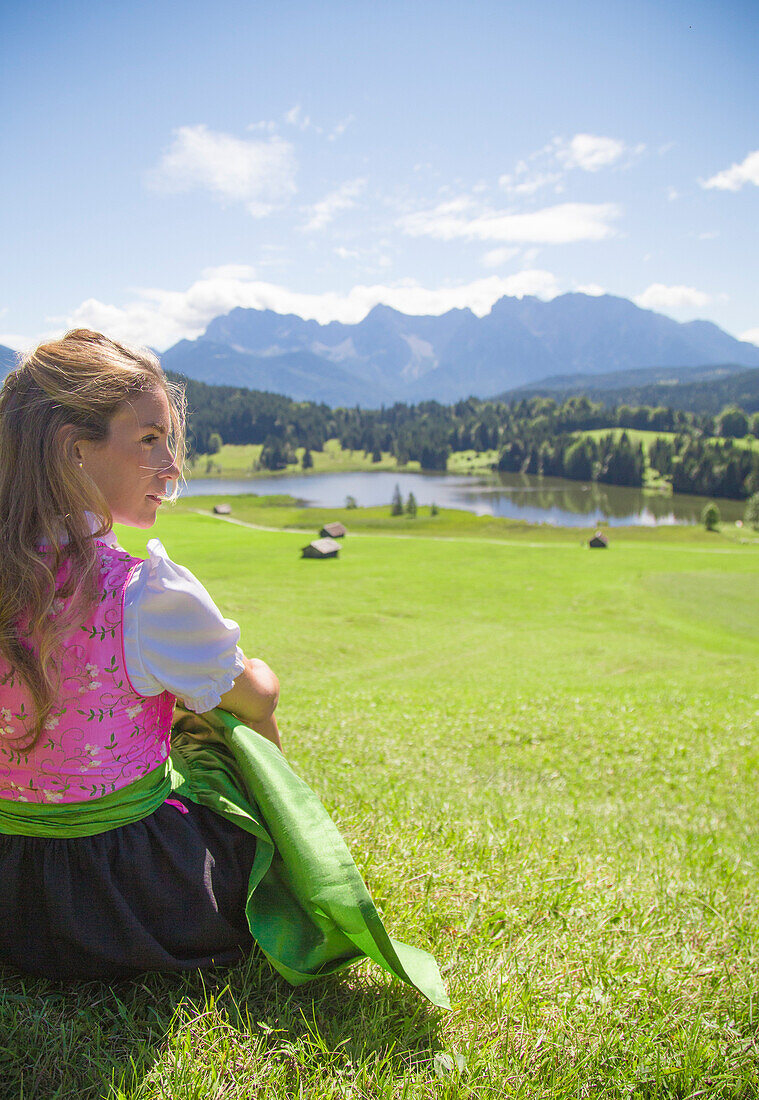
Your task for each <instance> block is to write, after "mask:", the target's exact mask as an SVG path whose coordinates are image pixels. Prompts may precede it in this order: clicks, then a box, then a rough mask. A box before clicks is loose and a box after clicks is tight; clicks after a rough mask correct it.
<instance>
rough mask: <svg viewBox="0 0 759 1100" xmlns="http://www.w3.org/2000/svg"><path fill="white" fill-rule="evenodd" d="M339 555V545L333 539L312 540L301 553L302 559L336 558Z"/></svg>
mask: <svg viewBox="0 0 759 1100" xmlns="http://www.w3.org/2000/svg"><path fill="white" fill-rule="evenodd" d="M339 553H340V544H339V543H338V542H335V540H334V539H329V538H327V539H314V541H313V542H309V544H308V546H304V547H303V549H302V551H301V555H300V556H301V557H302V558H336V557H337V555H338V554H339Z"/></svg>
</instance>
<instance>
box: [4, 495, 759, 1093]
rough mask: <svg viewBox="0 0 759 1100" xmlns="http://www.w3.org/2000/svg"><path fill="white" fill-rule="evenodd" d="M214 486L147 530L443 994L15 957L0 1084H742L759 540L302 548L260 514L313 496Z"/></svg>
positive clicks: (752, 958)
mask: <svg viewBox="0 0 759 1100" xmlns="http://www.w3.org/2000/svg"><path fill="white" fill-rule="evenodd" d="M211 503H212V501H201V500H199V499H198V498H196V499H195V500H194V501H191V502H183V503H182V504H181V505H179V506H178V507H177V508H176V509H175V510H173V511H172V510H169V509H167V510H166V511H165V512H162V514H161V516H160V519H159V521H158V524H157V525H156V528H155V530H154V531H153V532H150V534H151V535H152V534H155V535H157V536H158V537H160V538H161V539H162V541H163V542H164V544H165V546H166V548H167V551H168V552H169V554H170V555H171V556H172V557H173V558H174V559H175V560H177V561H179V562H181V563H183V564H185V565H186V566H188V567H189V568H190V569H192V570H193V571H194V572H195V573H196V574H197V575H198V576H199V577H200V578H201V579H202V580H203V581H204V583H205V584H206V585H207V587H208V588H209V590H210V591H211V593H212V595H213V596H214V597H215V599H216V600H217V602H218V603H219V604H220V606H221V607H222V608H223V609H224V611H225V613H226V614H228V615H230V616H231V617H233V618H235V619H237V620H238V622H239V623H240V625H241V628H242V633H243V645H244V648H245V649H246V651H247V652H248V653H249V654H250V655H257V656H261V657H263V658H264V659H266V660H267V661H268V662H269V663H270V664H271V665H272V667H273V668H274V669H275V670H276V671H277V672H278V674H279V677H280V681H281V685H282V695H281V702H280V708H279V718H280V727H281V730H282V737H283V743H284V746H285V751H286V753H287V755H288V756H289V758H290V760H291V761H292V763H293V765H294V766H295V768H296V769H297V770H298V771H299V772H300V773H301V774H302V775H303V776H304V777H305V778H306V779H308V781H309V782H310V783H311V784H312V785H313V786H314V788H315V789H316V790H317V791H318V792H319V794H320V795H321V797H322V798H323V800H324V802H325V804H326V805H327V807H328V808H329V810H330V811H331V813H332V814H333V816H334V818H335V820H336V821H337V822H338V823H339V825H340V827H341V829H342V830H343V833H344V835H345V836H346V838H347V839H348V841H349V843H350V844H351V847H352V850H353V853H354V856H355V858H356V861H357V863H358V864H359V866H360V868H361V869H362V871H363V873H364V876H365V878H366V880H367V883H368V885H369V887H370V890H371V891H372V893H373V895H374V897H375V900H376V901H377V904H378V907H379V908H380V911H381V912H382V913H383V914H384V918H385V921H386V923H387V925H388V927H389V929H390V931H391V934H394V935H395V936H397V937H398V938H400V939H403V940H405V941H406V942H409V943H413V944H416V945H418V946H420V947H425V948H427V949H428V950H430V951H432V952H433V953H434V954H435V956H436V958H437V959H438V961H439V963H440V965H441V968H442V970H443V973H444V977H445V979H446V981H447V984H448V988H449V992H450V996H451V1001H452V1005H453V1010H452V1012H450V1013H445V1012H441V1011H438V1010H435V1009H432V1008H430V1007H429V1006H428V1005H426V1004H425V1003H424V1002H423V1000H422V998H421V997H420V996H418V995H417V994H416V993H415V992H414V991H413V990H409V989H406V988H405V987H403V986H402V985H400V984H399V983H397V982H394V981H391V980H390V979H388V978H387V977H386V976H385V975H383V974H382V973H381V972H380V971H379V970H378V969H377V968H374V967H371V966H366V965H363V966H359V967H356V968H353V969H351V970H348V971H345V972H343V974H342V975H338V976H337V977H331V978H328V979H324V980H321V981H317V982H315V983H313V984H312V985H310V986H306V987H303V988H301V989H298V990H292V989H291V988H290V987H289V986H287V985H286V983H285V982H284V981H283V980H281V979H279V978H277V977H275V976H274V975H273V974H272V973H271V971H270V970H269V968H268V966H267V965H266V964H265V963H262V962H261V961H260V960H259V959H258V958H255V957H254V958H252V959H251V960H250V961H249V962H247V963H246V964H244V965H241V966H239V967H237V968H234V969H231V970H226V971H218V972H214V973H210V974H205V975H190V976H188V977H185V978H168V977H161V976H157V975H149V976H146V977H145V979H144V980H142V981H140V982H134V983H122V984H119V985H114V986H105V985H99V984H98V985H88V986H84V987H79V988H67V987H65V986H58V985H52V984H49V983H45V982H41V981H27V980H23V979H21V978H19V977H16V976H13V975H11V974H5V975H4V981H3V984H2V987H1V990H0V1096H2V1098H3V1100H5V1098H8V1100H10V1098H11V1097H13V1098H17V1097H24V1098H27V1097H28V1098H32V1097H34V1098H38V1097H39V1098H44V1100H52V1098H55V1097H82V1098H90V1097H92V1098H95V1097H108V1098H110V1100H116V1098H119V1100H126V1098H129V1100H158V1098H161V1100H163V1098H167V1100H168V1098H171V1100H195V1098H201V1097H209V1098H210V1097H213V1098H220V1100H221V1098H224V1100H226V1098H238V1097H239V1098H248V1097H255V1098H266V1100H274V1098H277V1100H279V1098H283V1097H318V1098H322V1097H324V1098H330V1100H332V1098H334V1100H374V1098H383V1100H384V1098H387V1100H391V1098H392V1100H401V1098H408V1100H412V1098H413V1100H417V1098H419V1100H421V1098H425V1100H427V1098H429V1100H432V1098H438V1097H441V1098H450V1100H454V1098H456V1100H458V1098H462V1100H463V1098H472V1100H475V1098H483V1100H485V1098H493V1100H496V1098H501V1097H519V1098H525V1100H526V1098H538V1097H545V1098H548V1097H550V1098H557V1100H558V1098H560V1100H570V1098H571V1100H576V1098H578V1097H579V1098H582V1097H604V1098H606V1097H610V1098H619V1100H623V1098H624V1100H627V1098H630V1097H636V1098H637V1097H640V1098H643V1097H645V1098H659V1097H661V1098H681V1100H685V1098H696V1097H736V1098H737V1097H745V1098H751V1097H756V1096H757V1095H759V1045H758V1041H757V1027H758V1024H759V996H758V994H759V989H758V987H757V967H758V966H759V832H758V830H757V795H756V790H757V783H758V782H759V682H758V680H757V658H758V657H759V548H758V547H757V544H756V542H755V541H753V542H751V541H747V542H745V543H742V542H739V541H737V540H736V538H735V537H730V538H729V537H726V534H725V535H720V534H707V533H706V532H704V531H702V530H699V529H695V528H672V529H666V530H665V529H659V530H656V529H653V530H643V529H636V530H635V531H633V529H629V530H626V531H621V530H619V529H615V530H614V531H613V532H612V544H611V547H610V549H608V550H607V551H603V552H596V551H589V550H588V549H587V547H586V546H585V545H584V544H583V543H582V538H583V533H582V532H578V531H575V530H572V531H568V530H566V529H565V530H561V529H558V530H556V529H548V528H536V527H532V528H530V527H528V526H527V525H525V524H513V523H512V524H509V523H508V522H507V521H499V524H496V525H495V526H493V521H492V520H491V521H489V523H488V517H471V518H472V520H478V519H479V520H482V522H481V523H480V524H478V523H469V521H464V520H461V519H460V517H459V516H458V513H447V512H442V513H441V515H440V516H438V517H428V520H427V519H425V517H424V516H421V515H420V519H422V520H424V522H423V523H421V524H420V523H419V522H418V521H410V520H401V521H400V523H402V524H404V525H405V527H404V528H403V529H402V530H401V528H400V527H398V526H396V527H394V528H393V527H392V526H391V525H390V524H388V522H387V521H386V520H384V519H383V517H382V516H380V515H377V516H375V517H374V518H372V516H370V515H367V514H364V513H370V512H372V511H373V510H370V509H367V510H359V511H358V512H355V511H354V512H349V513H347V514H344V515H343V518H345V519H346V522H347V524H348V526H349V527H352V528H353V530H354V531H356V532H357V533H356V534H355V535H354V536H352V535H350V534H349V536H348V538H347V539H346V540H345V542H344V545H343V546H342V548H341V553H340V558H339V560H336V561H313V560H303V559H301V558H300V554H299V551H300V547H302V546H303V545H304V543H305V541H306V538H305V537H304V535H303V534H302V533H300V532H298V531H288V530H282V529H280V528H285V527H287V526H301V525H304V526H307V527H309V528H310V529H311V531H313V530H314V528H315V527H317V528H318V525H319V524H320V523H321V522H322V519H323V518H324V517H321V516H320V515H319V514H317V513H315V512H314V511H313V510H309V512H308V514H307V516H303V515H301V514H299V513H300V512H301V511H302V510H299V509H297V508H296V507H295V506H294V505H293V504H292V502H288V501H287V499H286V498H282V499H281V500H280V502H279V504H276V503H274V504H272V503H268V504H267V503H264V502H262V501H261V499H260V498H259V499H256V498H246V500H244V501H242V500H241V499H240V498H238V503H236V504H235V505H234V508H235V518H236V519H238V520H241V521H242V522H241V523H240V522H238V523H229V522H224V521H222V520H219V519H215V518H213V517H211V516H210V515H203V514H197V513H195V512H193V511H191V510H190V505H191V506H192V508H208V507H209V505H210V504H211ZM422 511H424V512H425V513H426V510H422ZM384 512H385V515H386V513H387V509H385V510H384ZM296 513H297V514H296ZM334 515H335V513H334V512H330V516H329V518H334ZM437 520H441V523H440V524H439V525H438V526H437V527H436V528H435V527H434V526H433V524H434V522H435V521H437ZM267 521H268V522H267ZM393 522H395V521H393ZM415 522H416V526H414V523H415ZM245 523H250V524H258V525H259V526H258V527H254V526H244V525H243V524H245ZM467 524H469V526H467ZM264 527H271V528H275V529H274V530H264V529H261V528H264ZM393 531H395V533H400V534H403V535H404V537H396V538H390V537H388V534H389V533H392V532H393ZM119 534H120V537H121V539H122V542H123V544H124V545H125V547H126V548H127V549H129V550H131V551H132V552H135V553H144V545H145V539H146V535H147V534H148V533H146V532H139V531H134V530H128V531H127V530H122V531H120V532H119ZM433 534H435V535H437V536H438V537H429V536H430V535H433ZM312 537H313V536H312Z"/></svg>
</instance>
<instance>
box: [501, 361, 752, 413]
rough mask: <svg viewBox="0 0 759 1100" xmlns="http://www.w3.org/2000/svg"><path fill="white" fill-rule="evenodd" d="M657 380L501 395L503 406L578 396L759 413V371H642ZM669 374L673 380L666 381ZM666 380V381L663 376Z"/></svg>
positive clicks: (588, 382) (585, 382)
mask: <svg viewBox="0 0 759 1100" xmlns="http://www.w3.org/2000/svg"><path fill="white" fill-rule="evenodd" d="M648 373H650V374H652V375H655V376H657V377H655V378H652V379H651V380H649V381H646V380H645V379H643V378H642V377H639V378H638V379H637V380H635V379H634V376H633V379H630V380H629V381H628V382H625V381H624V378H625V376H624V374H623V373H621V374H611V375H602V376H599V377H598V378H592V377H590V376H588V375H582V376H578V377H577V378H575V379H571V378H567V377H566V376H564V377H561V378H554V379H550V378H547V379H545V380H544V381H543V382H541V383H538V384H537V385H534V386H524V387H520V388H519V389H516V390H511V391H509V392H507V393H504V394H501V395H500V396H501V399H502V400H504V401H513V400H515V399H517V398H521V397H534V396H543V397H555V398H557V399H558V400H564V399H565V398H567V397H570V396H572V395H573V394H585V395H586V396H587V397H589V398H590V399H591V400H592V401H601V402H603V404H605V405H651V406H661V405H663V406H666V407H667V408H670V409H682V410H684V411H687V412H695V413H711V414H716V413H718V412H719V411H720V410H721V409H723V408H724V407H725V405H739V406H740V407H741V408H742V409H743V410H744V411H745V412H749V413H750V412H757V411H758V410H759V370H756V369H755V370H742V369H741V368H740V367H737V366H735V365H734V364H732V365H727V366H723V367H721V368H715V369H713V370H707V369H705V368H702V369H698V370H693V371H690V370H687V369H683V370H681V371H678V372H674V371H669V372H664V371H651V372H646V371H641V372H640V375H641V376H642V375H645V374H648ZM667 375H669V377H667ZM658 376H661V377H658Z"/></svg>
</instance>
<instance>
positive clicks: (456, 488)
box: [183, 470, 744, 527]
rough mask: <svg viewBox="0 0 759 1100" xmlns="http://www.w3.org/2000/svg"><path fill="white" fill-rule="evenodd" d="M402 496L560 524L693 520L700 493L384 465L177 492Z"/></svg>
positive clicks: (326, 501) (327, 502) (335, 500)
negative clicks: (423, 471) (418, 471)
mask: <svg viewBox="0 0 759 1100" xmlns="http://www.w3.org/2000/svg"><path fill="white" fill-rule="evenodd" d="M396 485H397V486H398V487H399V488H400V491H401V493H402V495H403V498H404V500H405V498H406V497H407V496H408V494H409V493H413V494H414V496H415V497H416V500H417V504H421V505H425V504H432V503H435V504H437V505H439V506H440V507H441V508H463V509H465V510H466V511H469V512H475V513H476V514H478V515H491V516H505V517H508V518H509V519H521V520H527V521H528V522H530V523H551V524H555V525H557V526H561V527H593V526H595V525H596V524H598V523H601V522H606V523H608V524H610V525H612V526H624V525H636V526H640V525H643V526H651V527H653V526H656V525H657V524H675V523H699V522H700V518H701V509H702V508H703V506H704V504H705V499H704V498H703V497H695V496H686V495H683V494H676V495H674V496H664V495H661V494H658V493H644V492H643V491H642V490H641V489H627V488H624V487H623V486H618V485H599V484H597V483H596V482H590V483H589V482H584V481H565V480H564V479H563V478H539V477H531V476H529V475H527V474H488V475H485V476H482V477H480V476H468V477H467V476H461V475H455V474H405V473H392V472H389V471H386V470H378V471H376V472H371V471H364V472H360V473H336V474H282V475H280V476H278V477H261V478H249V479H247V480H242V479H241V480H225V479H223V478H193V480H192V481H190V482H189V483H188V484H187V486H186V487H185V489H184V491H183V496H199V495H207V494H209V495H210V494H213V495H220V494H224V495H229V496H235V495H238V494H240V493H257V494H259V495H260V496H268V495H270V494H273V493H288V494H289V495H291V496H294V497H297V498H298V499H299V500H301V501H303V502H304V503H305V504H307V505H311V506H313V507H323V508H342V507H344V505H345V499H346V497H348V496H352V497H355V499H356V502H357V503H358V504H359V506H361V507H373V506H376V505H382V504H387V505H389V504H390V501H391V499H392V496H393V492H394V490H395V486H396ZM718 506H719V509H720V513H721V515H722V519H723V520H726V521H728V522H732V521H734V520H736V519H740V518H741V517H742V516H743V510H744V505H743V503H742V502H740V501H733V500H720V501H718Z"/></svg>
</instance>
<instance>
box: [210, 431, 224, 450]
mask: <svg viewBox="0 0 759 1100" xmlns="http://www.w3.org/2000/svg"><path fill="white" fill-rule="evenodd" d="M222 445H223V443H222V438H221V436H220V435H219V433H218V432H211V434H210V435H209V437H208V453H209V455H217V454H218V453H219V451H220V450H221V448H222Z"/></svg>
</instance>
